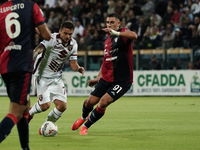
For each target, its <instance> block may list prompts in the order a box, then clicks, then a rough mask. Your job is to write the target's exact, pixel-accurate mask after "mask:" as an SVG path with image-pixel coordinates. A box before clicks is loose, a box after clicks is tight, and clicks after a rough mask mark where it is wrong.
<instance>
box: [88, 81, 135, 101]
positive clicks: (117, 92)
mask: <svg viewBox="0 0 200 150" xmlns="http://www.w3.org/2000/svg"><path fill="white" fill-rule="evenodd" d="M130 87H131V83H129V82H128V83H125V82H107V81H105V80H103V79H102V78H101V79H100V80H99V82H98V83H97V85H96V86H95V89H94V91H92V92H91V95H93V96H96V97H99V98H101V97H102V96H103V95H104V94H105V93H108V94H109V95H110V96H111V97H112V98H113V99H114V101H115V100H117V99H119V98H120V97H122V96H123V95H124V94H125V93H126V92H127V91H128V90H129V89H130Z"/></svg>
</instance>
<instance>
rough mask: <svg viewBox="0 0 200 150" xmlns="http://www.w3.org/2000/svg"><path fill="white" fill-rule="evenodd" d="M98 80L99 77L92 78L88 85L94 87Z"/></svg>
mask: <svg viewBox="0 0 200 150" xmlns="http://www.w3.org/2000/svg"><path fill="white" fill-rule="evenodd" d="M97 82H98V80H97V79H91V80H89V81H88V85H89V86H90V87H93V86H94V85H95V84H97Z"/></svg>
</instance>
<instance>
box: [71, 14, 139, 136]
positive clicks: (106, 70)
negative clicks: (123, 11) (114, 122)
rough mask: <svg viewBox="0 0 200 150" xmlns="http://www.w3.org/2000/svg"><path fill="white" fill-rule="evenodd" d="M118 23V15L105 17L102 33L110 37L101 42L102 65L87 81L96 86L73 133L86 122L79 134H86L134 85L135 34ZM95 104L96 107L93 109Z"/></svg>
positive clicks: (74, 125) (73, 128)
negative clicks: (104, 26) (133, 48)
mask: <svg viewBox="0 0 200 150" xmlns="http://www.w3.org/2000/svg"><path fill="white" fill-rule="evenodd" d="M120 24H121V22H120V16H119V15H118V14H116V13H113V14H110V15H108V17H107V18H106V25H107V28H104V29H103V31H105V32H107V33H109V37H108V38H107V39H106V40H105V43H104V47H105V48H104V58H103V63H102V66H101V69H100V72H99V74H98V76H97V78H95V79H92V80H89V81H88V85H89V86H91V87H92V86H94V85H95V84H97V85H96V86H95V89H94V91H92V92H91V94H90V96H89V98H88V99H87V100H85V101H84V103H83V108H82V117H81V118H79V119H78V120H77V121H75V122H74V124H73V125H72V130H76V129H78V128H79V127H80V126H81V125H82V124H83V123H84V122H85V121H86V120H87V122H86V123H85V124H84V125H83V126H82V128H81V130H80V133H79V134H80V135H86V134H87V130H88V128H89V127H90V126H91V125H92V124H94V123H95V122H96V121H97V120H99V119H100V118H101V117H102V116H103V115H104V113H105V110H106V108H107V106H108V105H109V104H111V103H113V102H115V101H116V100H117V99H119V98H120V97H121V96H123V95H124V94H125V93H126V92H127V91H128V90H129V89H130V87H131V84H132V82H133V50H132V44H131V43H132V40H134V39H137V34H136V33H135V32H132V31H129V30H128V29H127V28H120ZM97 103H98V104H97ZM96 104H97V107H96V108H95V109H94V110H93V106H94V105H96ZM92 110H93V111H92ZM91 111H92V113H91V115H90V117H89V113H90V112H91Z"/></svg>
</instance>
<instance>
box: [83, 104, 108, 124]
mask: <svg viewBox="0 0 200 150" xmlns="http://www.w3.org/2000/svg"><path fill="white" fill-rule="evenodd" d="M105 111H106V108H99V107H98V106H97V107H96V109H94V110H93V111H92V113H91V115H90V118H89V119H88V121H87V122H86V123H85V124H84V125H85V126H86V127H87V128H89V127H90V126H91V125H92V124H93V123H95V122H96V121H98V120H99V119H100V118H101V117H103V115H104V114H105Z"/></svg>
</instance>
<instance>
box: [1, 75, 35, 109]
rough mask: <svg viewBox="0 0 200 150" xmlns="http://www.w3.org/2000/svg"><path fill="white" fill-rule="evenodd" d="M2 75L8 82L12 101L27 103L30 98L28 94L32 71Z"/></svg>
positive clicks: (8, 90)
mask: <svg viewBox="0 0 200 150" xmlns="http://www.w3.org/2000/svg"><path fill="white" fill-rule="evenodd" d="M1 76H2V78H3V80H4V82H5V84H6V87H7V93H8V96H9V98H10V101H11V102H14V103H18V104H21V105H26V104H27V102H28V100H29V98H28V94H29V93H30V87H31V77H32V73H30V72H12V73H5V74H2V75H1Z"/></svg>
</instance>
